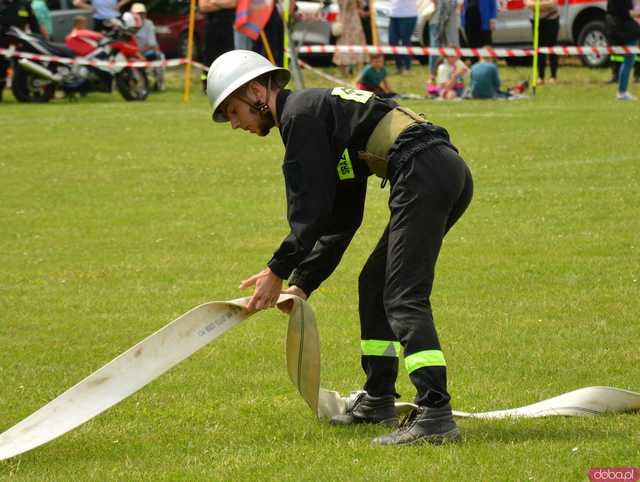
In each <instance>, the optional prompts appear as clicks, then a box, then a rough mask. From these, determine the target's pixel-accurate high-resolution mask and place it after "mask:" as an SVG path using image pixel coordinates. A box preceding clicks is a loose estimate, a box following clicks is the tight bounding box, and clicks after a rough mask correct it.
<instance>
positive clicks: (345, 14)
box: [333, 0, 367, 75]
mask: <svg viewBox="0 0 640 482" xmlns="http://www.w3.org/2000/svg"><path fill="white" fill-rule="evenodd" d="M338 5H339V6H340V22H341V23H342V33H341V34H340V36H339V37H338V41H337V42H336V45H338V46H340V45H365V42H366V38H365V36H364V30H363V29H362V21H361V20H360V16H361V13H362V11H363V10H362V5H361V3H360V0H338ZM366 61H367V54H365V53H351V52H336V53H334V54H333V63H334V64H336V65H339V66H340V67H341V68H342V71H343V73H344V75H350V74H351V73H352V70H353V68H354V67H355V69H356V71H357V72H359V71H360V70H362V66H363V64H364V63H365V62H366Z"/></svg>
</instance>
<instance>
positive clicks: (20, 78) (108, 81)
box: [7, 21, 149, 102]
mask: <svg viewBox="0 0 640 482" xmlns="http://www.w3.org/2000/svg"><path fill="white" fill-rule="evenodd" d="M7 34H8V35H9V36H10V37H12V38H13V43H14V44H15V45H16V49H17V50H19V51H23V52H30V53H34V54H39V55H43V56H55V57H61V58H67V59H71V58H72V59H75V60H80V59H82V60H87V61H95V60H98V61H109V62H112V63H114V64H117V63H120V64H122V63H126V62H127V61H129V60H139V56H138V52H139V51H138V50H137V45H135V44H132V43H129V39H130V38H131V36H132V32H131V31H129V30H128V29H127V28H125V27H124V26H123V25H122V23H121V22H118V21H115V22H113V24H112V28H111V29H109V30H107V31H106V32H104V37H103V38H102V39H101V40H100V41H99V42H98V43H97V46H96V48H95V49H94V50H92V51H91V52H90V53H89V54H87V55H85V56H82V57H80V56H78V55H77V54H76V52H75V51H73V50H72V49H70V48H69V47H67V46H66V45H64V44H59V43H54V42H49V41H48V40H46V39H44V38H43V37H42V36H40V35H34V34H30V33H27V32H25V31H23V30H21V29H19V28H17V27H10V29H9V31H8V32H7ZM12 63H13V79H12V82H11V90H12V91H13V95H14V96H15V98H16V99H17V100H18V101H20V102H49V100H51V98H53V96H54V94H55V91H56V89H61V90H62V91H63V92H64V93H65V96H66V97H69V98H73V97H74V96H75V95H76V94H80V95H83V96H84V95H86V94H87V93H88V92H107V93H110V92H112V91H113V84H114V81H115V85H116V88H117V89H118V91H119V92H120V94H121V95H122V97H124V98H125V99H126V100H128V101H135V100H145V99H146V98H147V96H148V95H149V81H148V79H147V74H146V72H145V70H144V69H143V68H138V67H127V66H122V65H109V66H96V65H81V64H77V63H74V64H66V63H61V62H56V61H55V60H49V61H42V60H30V59H25V58H22V59H18V58H14V60H13V62H12Z"/></svg>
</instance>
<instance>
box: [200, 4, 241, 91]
mask: <svg viewBox="0 0 640 482" xmlns="http://www.w3.org/2000/svg"><path fill="white" fill-rule="evenodd" d="M198 8H199V9H200V11H201V12H202V13H204V14H205V33H204V59H203V60H204V63H205V65H211V64H212V63H213V61H214V60H216V59H217V58H218V57H220V56H221V55H222V54H224V53H225V52H229V51H230V50H233V49H234V36H233V32H234V30H233V24H234V22H235V20H236V0H198ZM200 80H202V90H203V91H206V90H207V73H206V72H203V73H202V75H201V77H200Z"/></svg>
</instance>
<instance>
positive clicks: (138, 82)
mask: <svg viewBox="0 0 640 482" xmlns="http://www.w3.org/2000/svg"><path fill="white" fill-rule="evenodd" d="M116 87H117V88H118V92H120V94H122V97H124V98H125V100H128V101H130V100H145V99H146V98H147V96H148V95H149V80H148V79H147V73H146V72H145V71H144V69H138V68H129V67H127V68H126V69H123V70H122V71H121V72H118V73H117V74H116Z"/></svg>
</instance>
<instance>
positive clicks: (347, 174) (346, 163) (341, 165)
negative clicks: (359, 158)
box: [338, 149, 356, 181]
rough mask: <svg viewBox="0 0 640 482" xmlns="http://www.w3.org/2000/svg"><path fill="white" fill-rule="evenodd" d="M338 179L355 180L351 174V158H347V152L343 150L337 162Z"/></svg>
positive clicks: (353, 174)
mask: <svg viewBox="0 0 640 482" xmlns="http://www.w3.org/2000/svg"><path fill="white" fill-rule="evenodd" d="M338 177H339V178H340V180H341V181H344V180H345V179H355V177H356V175H355V173H354V172H353V164H351V158H350V157H349V151H348V150H347V149H345V150H344V152H343V153H342V156H340V160H339V161H338Z"/></svg>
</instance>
